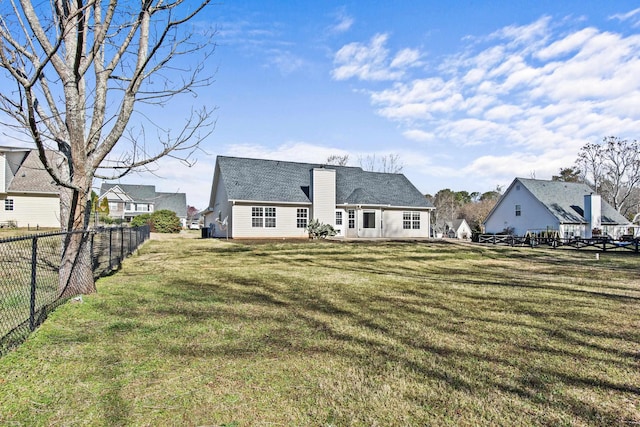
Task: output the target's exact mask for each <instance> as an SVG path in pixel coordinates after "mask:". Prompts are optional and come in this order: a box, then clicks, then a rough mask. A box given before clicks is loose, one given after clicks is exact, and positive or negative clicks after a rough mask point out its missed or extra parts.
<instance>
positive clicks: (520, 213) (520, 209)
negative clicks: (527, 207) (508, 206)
mask: <svg viewBox="0 0 640 427" xmlns="http://www.w3.org/2000/svg"><path fill="white" fill-rule="evenodd" d="M520 215H522V206H520V205H516V216H520Z"/></svg>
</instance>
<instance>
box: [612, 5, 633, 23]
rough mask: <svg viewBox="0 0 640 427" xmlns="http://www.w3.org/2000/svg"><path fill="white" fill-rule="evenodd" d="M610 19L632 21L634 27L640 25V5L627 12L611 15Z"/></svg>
mask: <svg viewBox="0 0 640 427" xmlns="http://www.w3.org/2000/svg"><path fill="white" fill-rule="evenodd" d="M609 19H617V20H618V21H621V22H622V21H631V22H632V25H633V26H634V27H637V26H638V25H640V7H639V8H637V9H633V10H632V11H629V12H627V13H617V14H615V15H611V16H610V17H609Z"/></svg>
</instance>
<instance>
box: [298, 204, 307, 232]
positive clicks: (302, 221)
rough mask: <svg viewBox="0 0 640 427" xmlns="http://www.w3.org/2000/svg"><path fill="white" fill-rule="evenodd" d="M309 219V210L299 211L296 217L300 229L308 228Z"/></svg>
mask: <svg viewBox="0 0 640 427" xmlns="http://www.w3.org/2000/svg"><path fill="white" fill-rule="evenodd" d="M308 218H309V210H308V209H307V208H303V209H298V213H297V215H296V226H297V227H298V228H307V220H308Z"/></svg>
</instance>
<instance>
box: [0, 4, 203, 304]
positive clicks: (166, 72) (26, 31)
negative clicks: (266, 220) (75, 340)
mask: <svg viewBox="0 0 640 427" xmlns="http://www.w3.org/2000/svg"><path fill="white" fill-rule="evenodd" d="M209 2H210V0H201V1H199V2H197V3H196V2H187V1H185V0H172V1H165V0H140V1H136V2H124V1H122V2H118V1H117V0H73V1H72V0H51V1H49V2H37V5H35V4H34V3H35V2H33V1H29V0H8V1H3V2H0V68H2V69H3V70H4V74H5V78H6V77H8V78H9V81H11V82H13V84H15V89H14V90H13V91H9V90H5V91H3V93H2V94H0V110H1V111H2V112H3V113H5V115H6V117H7V118H6V119H0V120H2V122H1V123H2V124H3V125H5V126H12V127H13V128H14V129H18V130H21V131H23V132H24V133H25V134H26V135H27V136H28V139H29V140H31V141H34V142H35V144H36V147H37V149H38V152H39V155H40V159H41V160H42V162H43V164H44V166H45V168H46V170H47V171H48V172H49V174H50V175H51V177H52V178H53V180H54V181H55V182H56V183H57V184H58V186H59V188H60V189H61V191H60V202H61V215H60V217H61V222H62V226H63V228H65V229H66V230H68V231H72V232H73V233H70V234H69V235H68V237H67V238H66V240H65V242H64V253H63V256H62V265H61V269H60V294H61V295H62V296H68V295H72V294H77V293H90V292H94V291H95V284H94V281H93V274H92V271H91V259H90V253H89V247H88V243H87V242H88V239H87V235H88V234H87V233H86V230H87V228H88V225H89V220H90V214H91V199H90V194H91V185H92V181H93V179H94V178H96V177H98V178H106V179H115V178H118V177H122V176H124V175H126V174H127V173H129V172H131V171H133V170H139V168H144V167H148V165H150V164H152V163H153V162H155V161H156V160H158V159H160V158H162V157H164V156H173V157H177V158H180V159H182V160H184V161H185V162H187V163H189V161H190V160H189V159H190V157H191V155H192V154H193V152H194V150H196V149H197V147H198V144H199V142H200V141H201V140H202V138H204V137H205V136H206V135H208V133H210V132H211V129H212V125H213V123H212V122H211V111H212V110H210V109H208V108H207V107H203V108H202V109H199V110H193V109H192V111H191V112H190V113H188V114H187V117H186V118H185V122H184V125H183V126H182V127H181V128H180V129H178V131H177V132H175V133H174V132H171V131H169V130H166V129H162V128H161V127H159V126H158V127H157V129H158V139H159V142H158V143H154V144H149V145H147V144H146V143H145V138H144V137H145V134H146V133H145V129H144V128H141V127H140V128H135V127H134V126H133V125H132V124H130V119H131V116H132V114H133V112H134V110H138V109H139V108H140V104H147V105H152V106H161V107H162V106H164V105H166V104H167V102H169V101H170V100H171V99H173V98H174V97H175V96H177V95H180V94H192V95H193V94H195V92H194V90H195V89H197V88H198V87H202V86H205V85H209V84H210V83H211V80H210V77H202V72H203V71H204V59H205V58H206V57H207V55H209V54H210V53H211V52H212V51H213V45H212V44H210V42H209V38H208V37H202V38H201V39H200V40H202V41H201V42H198V36H199V32H198V31H193V29H191V28H189V29H185V28H184V26H185V24H187V23H188V22H189V21H191V20H192V19H193V18H194V17H195V16H196V15H197V14H198V13H199V12H200V11H202V10H203V9H204V8H205V7H206V6H207V5H208V4H209ZM196 52H198V53H200V54H202V55H203V56H201V57H199V58H200V59H199V60H198V61H197V64H196V65H195V66H191V67H188V66H186V65H178V64H176V60H177V59H178V58H180V57H184V56H185V55H190V54H193V53H196ZM176 75H178V76H179V77H178V78H176ZM145 113H148V111H145ZM147 117H149V116H147ZM200 132H203V133H204V135H202V134H201V133H200ZM116 145H118V150H117V152H118V154H117V155H116V156H114V154H115V152H116V150H115V148H116ZM50 151H55V152H56V153H57V154H58V155H56V156H50V155H47V154H49V152H50ZM110 155H111V156H114V157H112V158H111V159H109V156H110ZM98 171H100V173H98Z"/></svg>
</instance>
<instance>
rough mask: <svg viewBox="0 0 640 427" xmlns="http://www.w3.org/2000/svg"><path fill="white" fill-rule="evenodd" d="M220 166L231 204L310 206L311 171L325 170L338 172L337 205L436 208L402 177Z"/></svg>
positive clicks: (264, 165) (278, 164)
mask: <svg viewBox="0 0 640 427" xmlns="http://www.w3.org/2000/svg"><path fill="white" fill-rule="evenodd" d="M217 164H218V167H219V168H220V174H221V179H222V180H223V182H224V184H225V189H226V191H227V196H228V198H229V200H247V201H266V202H285V203H309V202H310V200H309V184H310V180H311V179H310V176H311V169H313V168H320V167H325V168H327V169H334V170H335V171H336V204H359V205H391V206H403V207H424V208H432V207H433V205H432V204H431V202H429V201H428V200H427V199H426V198H425V196H424V195H423V194H422V193H420V191H418V189H417V188H416V187H415V186H414V185H413V184H412V183H411V182H410V181H409V180H408V179H407V178H406V177H405V176H404V175H402V174H393V173H380V172H367V171H363V170H362V169H361V168H359V167H347V166H333V165H321V164H312V163H295V162H284V161H278V160H261V159H247V158H239V157H226V156H218V159H217Z"/></svg>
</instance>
